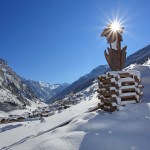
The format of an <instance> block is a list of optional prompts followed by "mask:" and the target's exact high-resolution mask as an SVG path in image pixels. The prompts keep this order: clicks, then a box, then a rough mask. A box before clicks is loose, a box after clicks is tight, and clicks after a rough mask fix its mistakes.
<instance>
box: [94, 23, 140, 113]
mask: <svg viewBox="0 0 150 150" xmlns="http://www.w3.org/2000/svg"><path fill="white" fill-rule="evenodd" d="M123 29H124V27H122V26H121V25H120V24H119V22H111V23H110V24H109V25H108V26H107V27H106V28H105V29H104V30H103V32H102V33H101V36H105V37H106V39H107V42H108V43H109V46H110V47H108V48H107V49H108V53H107V52H106V50H105V52H104V54H105V57H106V60H107V62H108V64H109V66H110V68H111V69H112V71H109V72H107V73H106V74H103V75H101V76H99V77H98V78H97V79H98V85H99V89H98V90H97V92H98V98H99V99H100V103H99V104H98V105H99V107H100V108H101V109H102V110H105V111H109V112H113V111H115V110H119V107H120V106H124V105H126V104H128V103H139V102H141V96H142V95H143V92H142V88H143V86H142V85H141V75H140V72H139V71H135V70H132V71H122V69H123V68H124V66H125V61H126V49H127V46H125V47H123V48H121V42H122V41H123V38H122V33H123Z"/></svg>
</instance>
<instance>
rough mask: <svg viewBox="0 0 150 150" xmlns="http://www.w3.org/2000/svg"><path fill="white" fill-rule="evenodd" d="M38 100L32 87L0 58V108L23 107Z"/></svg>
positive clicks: (5, 109) (6, 109)
mask: <svg viewBox="0 0 150 150" xmlns="http://www.w3.org/2000/svg"><path fill="white" fill-rule="evenodd" d="M38 101H39V100H38V99H37V97H36V95H35V94H34V92H33V91H32V89H31V88H30V87H29V86H28V85H27V84H26V83H25V82H24V81H23V80H22V79H21V77H20V76H19V75H17V74H16V73H15V72H14V71H13V70H12V69H11V68H10V67H9V66H8V64H7V62H6V61H5V60H3V59H0V110H4V111H8V110H13V109H17V108H25V107H26V106H27V105H28V106H30V105H31V103H33V102H34V103H36V102H38Z"/></svg>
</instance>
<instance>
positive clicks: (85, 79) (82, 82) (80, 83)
mask: <svg viewBox="0 0 150 150" xmlns="http://www.w3.org/2000/svg"><path fill="white" fill-rule="evenodd" d="M108 69H109V67H108V65H101V66H98V67H97V68H95V69H93V70H92V71H91V72H90V73H88V74H86V75H85V76H82V77H80V78H79V79H78V80H77V81H75V82H73V83H72V84H71V85H70V86H68V87H67V88H66V89H65V90H63V91H62V92H60V93H58V94H56V95H55V96H53V97H51V98H49V99H48V100H47V101H46V103H52V102H54V101H55V100H59V99H62V98H64V97H65V96H66V95H68V94H70V93H72V92H73V93H76V92H79V91H81V90H83V89H84V88H86V87H88V86H90V85H91V84H92V83H93V81H94V79H95V78H96V77H97V76H98V75H100V74H103V73H104V72H106V70H108Z"/></svg>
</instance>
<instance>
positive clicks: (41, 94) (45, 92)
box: [23, 79, 69, 101]
mask: <svg viewBox="0 0 150 150" xmlns="http://www.w3.org/2000/svg"><path fill="white" fill-rule="evenodd" d="M23 80H24V82H25V83H26V84H27V85H28V86H29V87H30V88H31V89H32V90H33V91H34V93H35V94H36V96H37V97H38V98H40V99H41V100H43V101H46V100H47V99H48V98H50V97H52V96H54V95H56V94H57V93H59V92H61V91H62V90H64V89H65V88H66V87H68V86H69V84H67V83H63V84H50V83H45V82H41V81H33V80H26V79H23Z"/></svg>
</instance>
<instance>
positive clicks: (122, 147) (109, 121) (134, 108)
mask: <svg viewBox="0 0 150 150" xmlns="http://www.w3.org/2000/svg"><path fill="white" fill-rule="evenodd" d="M97 102H98V99H97V98H96V94H95V95H94V96H93V98H92V99H91V100H88V99H87V100H86V101H82V102H81V103H79V104H77V105H75V106H72V107H71V108H68V109H66V110H64V111H63V112H62V113H60V114H55V115H53V116H51V117H48V118H46V122H44V123H41V122H40V120H35V121H32V122H27V121H26V122H22V123H10V124H4V125H0V128H1V133H0V149H2V148H3V149H11V150H20V149H21V150H78V149H79V150H100V149H102V150H112V149H114V150H148V149H149V147H150V142H149V141H150V103H149V104H147V103H140V104H132V105H128V106H126V107H121V108H120V111H117V112H114V113H112V114H110V113H106V112H102V111H96V112H87V113H84V112H86V111H88V110H89V109H90V107H94V106H95V105H96V104H97ZM72 118H74V119H73V120H72V121H71V122H70V123H69V124H67V125H65V126H63V127H59V128H56V129H55V130H50V129H52V128H54V127H56V126H58V125H60V124H62V123H64V122H67V121H68V120H71V119H72ZM6 127H8V129H7V128H6ZM4 128H5V129H6V131H2V129H4Z"/></svg>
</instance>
